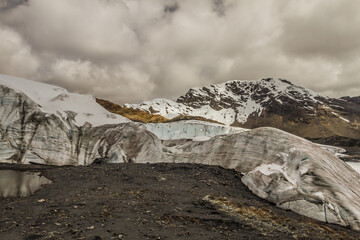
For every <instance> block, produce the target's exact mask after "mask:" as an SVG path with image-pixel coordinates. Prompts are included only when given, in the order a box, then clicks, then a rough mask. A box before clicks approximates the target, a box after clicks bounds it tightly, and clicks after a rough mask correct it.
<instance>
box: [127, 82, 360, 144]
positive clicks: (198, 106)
mask: <svg viewBox="0 0 360 240" xmlns="http://www.w3.org/2000/svg"><path fill="white" fill-rule="evenodd" d="M359 99H360V97H353V98H350V97H343V98H340V99H335V98H328V97H324V96H321V95H319V94H317V93H315V92H313V91H311V90H309V89H306V88H303V87H300V86H296V85H294V84H292V83H291V82H289V81H287V80H284V79H272V78H268V79H262V80H259V81H239V80H234V81H228V82H225V83H222V84H216V85H211V86H206V87H203V88H192V89H190V90H189V91H188V92H187V93H186V94H185V95H183V96H181V97H179V98H178V99H177V100H176V102H174V101H171V100H167V99H154V100H152V101H146V102H143V103H140V104H126V105H125V106H126V107H128V108H133V109H139V110H145V111H147V112H149V113H152V114H155V115H160V116H163V117H165V118H168V119H171V118H174V117H176V116H179V115H187V116H200V117H204V118H206V119H210V120H215V121H217V122H220V123H223V124H225V125H230V126H237V127H243V128H256V127H262V126H270V127H275V128H279V129H282V130H285V131H287V132H290V133H293V134H296V135H298V136H302V137H309V138H325V137H331V136H343V137H349V138H353V139H360V104H359Z"/></svg>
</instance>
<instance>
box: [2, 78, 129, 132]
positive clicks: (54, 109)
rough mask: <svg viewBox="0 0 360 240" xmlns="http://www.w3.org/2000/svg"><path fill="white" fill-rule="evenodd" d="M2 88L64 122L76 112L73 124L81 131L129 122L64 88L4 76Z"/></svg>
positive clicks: (89, 98) (88, 98) (89, 97)
mask: <svg viewBox="0 0 360 240" xmlns="http://www.w3.org/2000/svg"><path fill="white" fill-rule="evenodd" d="M0 85H3V86H6V87H8V88H11V89H13V90H15V91H16V92H18V93H23V94H25V95H26V96H27V97H29V98H30V99H31V100H33V101H34V102H35V103H37V104H38V105H39V106H40V108H41V110H42V111H43V112H45V113H49V114H55V115H57V116H58V117H59V118H60V119H62V120H64V122H66V119H67V117H68V115H69V111H70V112H73V113H74V114H76V116H75V121H74V124H75V125H76V126H79V127H80V126H83V125H84V124H85V123H86V122H88V123H90V124H91V125H92V126H100V125H104V124H118V123H125V122H129V121H130V120H128V119H126V118H124V117H122V116H120V115H116V114H113V113H110V112H108V111H107V110H106V109H104V108H103V107H101V106H100V105H99V104H98V103H97V102H96V100H95V98H94V97H93V96H90V95H83V94H77V93H69V92H68V91H67V90H66V89H64V88H61V87H57V86H53V85H49V84H45V83H40V82H36V81H31V80H26V79H22V78H17V77H12V76H6V75H1V74H0Z"/></svg>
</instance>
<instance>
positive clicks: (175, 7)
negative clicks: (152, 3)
mask: <svg viewBox="0 0 360 240" xmlns="http://www.w3.org/2000/svg"><path fill="white" fill-rule="evenodd" d="M178 9H179V4H178V3H177V2H175V3H173V4H170V5H165V7H164V12H166V13H173V12H176V11H177V10H178Z"/></svg>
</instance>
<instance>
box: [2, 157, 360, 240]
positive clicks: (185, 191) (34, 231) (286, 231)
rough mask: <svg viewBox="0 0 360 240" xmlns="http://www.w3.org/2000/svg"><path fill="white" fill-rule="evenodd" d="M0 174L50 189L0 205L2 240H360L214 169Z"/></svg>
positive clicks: (118, 167)
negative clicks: (42, 180)
mask: <svg viewBox="0 0 360 240" xmlns="http://www.w3.org/2000/svg"><path fill="white" fill-rule="evenodd" d="M0 169H14V170H21V171H24V170H29V171H40V172H41V173H42V174H43V175H44V176H46V177H48V178H49V179H51V180H52V181H53V183H52V184H49V185H45V186H44V187H43V188H41V189H40V190H38V191H37V192H36V193H35V195H32V196H29V197H25V198H0V239H11V240H12V239H360V232H356V231H353V230H350V229H347V228H344V227H340V226H337V225H332V224H326V223H322V222H318V221H315V220H311V219H309V218H306V217H303V216H300V215H297V214H295V213H292V212H289V211H285V210H282V209H278V208H276V207H275V206H274V205H273V204H271V203H268V202H266V201H264V200H262V199H260V198H258V197H256V196H255V195H253V194H252V193H251V192H250V191H249V190H248V189H247V188H246V186H244V185H243V184H242V182H241V180H240V178H241V175H240V174H239V173H237V172H235V171H233V170H226V169H223V168H220V167H215V166H204V165H192V164H131V163H128V164H103V165H93V166H89V167H49V166H34V165H30V166H29V165H27V166H26V165H10V164H0ZM207 195H210V196H209V197H207V198H205V199H206V200H204V197H205V196H207Z"/></svg>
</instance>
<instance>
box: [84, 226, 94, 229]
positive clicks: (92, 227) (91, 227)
mask: <svg viewBox="0 0 360 240" xmlns="http://www.w3.org/2000/svg"><path fill="white" fill-rule="evenodd" d="M86 229H87V230H94V229H95V227H94V226H90V227H87V228H86Z"/></svg>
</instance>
